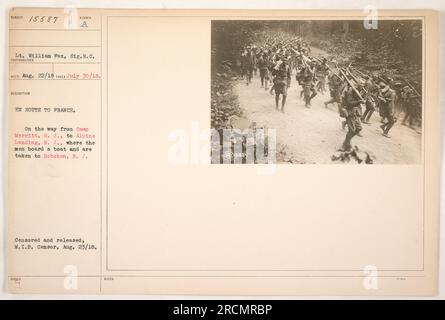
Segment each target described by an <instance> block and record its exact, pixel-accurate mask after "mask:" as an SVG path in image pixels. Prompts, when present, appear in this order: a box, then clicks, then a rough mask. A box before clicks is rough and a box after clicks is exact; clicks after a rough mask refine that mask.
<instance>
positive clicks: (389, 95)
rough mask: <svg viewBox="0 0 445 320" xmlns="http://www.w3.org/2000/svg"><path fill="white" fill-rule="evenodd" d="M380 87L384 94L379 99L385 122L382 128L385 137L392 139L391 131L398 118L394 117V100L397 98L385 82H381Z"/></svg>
mask: <svg viewBox="0 0 445 320" xmlns="http://www.w3.org/2000/svg"><path fill="white" fill-rule="evenodd" d="M379 86H380V89H381V94H382V95H381V96H380V98H379V99H380V108H381V114H382V118H383V120H384V123H383V124H382V125H381V126H380V128H381V129H382V130H383V136H385V137H386V138H390V136H389V134H388V133H389V130H391V128H392V126H393V125H394V123H395V121H396V118H395V117H394V100H395V97H396V93H395V91H394V90H393V89H391V88H390V87H389V86H388V85H386V84H385V83H384V82H381V83H380V85H379ZM385 120H386V122H385Z"/></svg>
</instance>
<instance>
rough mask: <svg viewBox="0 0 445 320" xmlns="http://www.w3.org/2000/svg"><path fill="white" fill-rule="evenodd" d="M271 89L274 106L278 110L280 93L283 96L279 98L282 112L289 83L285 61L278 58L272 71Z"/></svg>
mask: <svg viewBox="0 0 445 320" xmlns="http://www.w3.org/2000/svg"><path fill="white" fill-rule="evenodd" d="M272 77H273V89H274V90H275V108H276V109H277V110H279V107H278V104H279V101H280V95H282V96H283V98H282V100H281V112H283V113H284V106H285V104H286V97H287V89H288V87H289V85H290V70H289V66H288V65H287V63H286V62H285V61H284V60H282V59H280V60H279V61H278V63H277V65H276V66H275V69H274V70H273V72H272Z"/></svg>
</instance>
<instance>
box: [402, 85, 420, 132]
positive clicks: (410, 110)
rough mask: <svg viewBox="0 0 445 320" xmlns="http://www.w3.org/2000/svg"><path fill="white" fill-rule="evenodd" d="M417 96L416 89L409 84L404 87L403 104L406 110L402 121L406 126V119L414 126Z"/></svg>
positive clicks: (411, 126) (410, 125)
mask: <svg viewBox="0 0 445 320" xmlns="http://www.w3.org/2000/svg"><path fill="white" fill-rule="evenodd" d="M416 97H417V95H416V94H415V93H414V90H413V89H411V88H410V87H409V86H405V87H403V89H402V93H401V99H402V105H403V108H404V111H405V116H404V118H403V121H402V125H404V126H406V121H408V120H409V127H410V128H413V122H414V120H415V118H416Z"/></svg>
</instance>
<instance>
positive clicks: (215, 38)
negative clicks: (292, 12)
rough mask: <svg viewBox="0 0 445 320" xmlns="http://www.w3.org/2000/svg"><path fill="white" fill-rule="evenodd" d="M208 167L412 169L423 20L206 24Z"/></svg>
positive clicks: (418, 138)
mask: <svg viewBox="0 0 445 320" xmlns="http://www.w3.org/2000/svg"><path fill="white" fill-rule="evenodd" d="M211 37H212V39H211V46H212V47H211V119H210V121H211V128H212V136H211V138H212V148H211V157H212V163H214V164H219V163H221V164H243V163H246V164H254V163H292V164H334V163H335V164H337V163H347V164H420V163H421V162H422V145H423V144H422V114H423V99H422V91H423V85H424V84H423V72H422V66H423V56H424V54H423V20H421V19H397V20H395V19H391V20H387V19H384V20H376V21H372V22H371V23H370V22H369V21H364V20H292V21H288V20H286V21H285V20H213V21H212V31H211Z"/></svg>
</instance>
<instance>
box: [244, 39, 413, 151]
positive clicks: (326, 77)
mask: <svg viewBox="0 0 445 320" xmlns="http://www.w3.org/2000/svg"><path fill="white" fill-rule="evenodd" d="M310 52H311V51H310V47H309V45H308V44H307V43H306V42H304V41H302V40H301V39H298V38H297V39H295V38H285V37H283V36H281V37H278V36H276V37H269V38H266V40H265V41H263V42H262V44H261V45H258V46H257V45H251V46H247V47H245V48H243V50H242V51H241V59H240V61H241V72H242V76H243V77H244V78H245V79H246V85H249V84H250V83H251V81H252V75H253V74H256V72H257V70H258V72H259V76H260V81H261V87H262V88H264V89H265V90H269V92H270V93H271V94H272V95H273V94H275V108H276V110H279V111H281V112H283V113H284V111H285V105H286V100H287V91H288V88H289V87H290V85H291V78H292V74H293V72H295V73H296V75H295V79H296V81H297V83H298V84H299V85H300V86H301V91H300V97H301V98H302V99H304V103H305V104H304V105H305V107H306V108H310V107H311V101H312V99H313V98H314V97H315V96H316V95H317V94H318V93H321V94H324V93H325V92H326V91H327V90H329V93H330V100H328V101H326V102H324V105H325V107H326V108H327V107H328V106H329V105H330V104H334V103H335V104H336V105H337V108H338V114H339V116H340V117H341V118H343V121H342V127H343V129H345V128H346V127H347V128H348V131H347V133H346V137H345V140H344V142H343V146H342V149H343V150H350V149H351V140H352V138H353V137H354V136H356V135H357V136H361V131H362V124H370V119H371V117H372V115H373V114H374V112H375V111H376V110H378V111H379V115H380V117H381V119H380V121H381V125H380V128H381V130H382V135H383V136H384V137H387V138H390V136H389V132H390V130H391V128H392V127H393V126H394V124H395V123H396V121H397V117H396V103H398V104H400V105H402V106H403V108H404V113H405V116H404V118H403V120H402V125H409V126H410V127H411V128H413V126H414V123H415V121H418V119H419V108H420V105H421V98H420V97H421V95H420V94H419V93H418V92H417V91H416V89H415V87H414V86H413V85H411V84H410V83H408V82H407V81H405V82H406V85H405V86H402V85H401V83H399V82H395V81H394V80H393V79H391V78H389V77H386V78H385V77H381V76H378V75H377V74H367V73H364V72H363V71H360V70H358V69H356V68H355V67H352V66H351V64H350V65H349V66H348V67H346V68H344V67H343V68H339V67H338V65H337V63H336V62H335V60H331V61H328V60H327V59H326V58H317V57H311V56H310ZM329 63H330V64H335V67H330V66H329ZM326 84H327V85H328V89H327V88H326ZM269 87H270V89H269ZM280 99H281V104H280ZM363 108H364V111H363ZM407 123H408V124H407Z"/></svg>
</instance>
